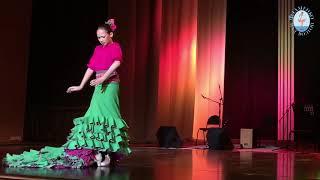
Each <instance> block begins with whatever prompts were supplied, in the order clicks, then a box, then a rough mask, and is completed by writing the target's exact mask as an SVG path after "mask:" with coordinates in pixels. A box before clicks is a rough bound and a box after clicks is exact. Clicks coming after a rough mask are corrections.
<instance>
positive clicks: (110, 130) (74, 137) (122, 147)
mask: <svg viewBox="0 0 320 180" xmlns="http://www.w3.org/2000/svg"><path fill="white" fill-rule="evenodd" d="M73 123H74V125H75V126H74V127H73V128H72V129H71V133H70V134H69V136H68V137H67V142H66V143H65V144H64V145H63V146H62V147H64V148H65V149H82V148H87V149H95V150H99V151H108V152H119V153H123V154H129V153H130V152H131V150H130V148H129V137H128V134H127V128H128V126H127V124H126V123H125V121H124V120H123V119H120V118H113V117H101V116H97V117H93V116H84V117H79V118H76V119H74V120H73Z"/></svg>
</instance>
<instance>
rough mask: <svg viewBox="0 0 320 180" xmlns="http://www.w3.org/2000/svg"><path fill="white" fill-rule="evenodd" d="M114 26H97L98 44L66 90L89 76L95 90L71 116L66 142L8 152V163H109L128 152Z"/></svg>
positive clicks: (54, 165)
mask: <svg viewBox="0 0 320 180" xmlns="http://www.w3.org/2000/svg"><path fill="white" fill-rule="evenodd" d="M116 29H117V26H116V24H115V21H114V19H109V20H108V21H106V22H105V23H104V24H102V25H100V26H98V28H97V32H96V33H97V38H98V40H99V42H100V44H101V45H98V46H96V47H95V50H94V53H93V55H92V57H91V59H90V61H89V63H88V65H87V66H88V68H87V70H86V72H85V74H84V76H83V79H82V81H81V83H80V85H78V86H71V87H69V88H68V89H67V93H72V92H76V91H81V90H82V89H83V87H84V86H85V84H86V83H87V82H88V81H89V79H90V77H91V76H92V75H93V74H94V73H95V79H93V80H91V81H90V85H91V86H93V87H94V88H95V89H94V93H93V96H92V99H91V102H90V107H89V108H88V110H87V112H86V113H85V115H84V116H83V117H78V118H75V119H74V120H73V122H74V127H73V128H72V129H71V132H70V134H69V136H68V137H67V142H66V143H65V144H64V145H62V146H61V147H50V146H46V147H44V148H42V149H41V150H39V151H36V150H32V149H31V150H30V151H25V152H23V153H22V154H19V155H10V154H7V155H6V157H5V158H4V159H3V162H4V164H5V165H7V166H9V167H39V168H83V167H88V166H93V165H95V164H96V165H97V166H108V165H109V164H110V162H113V161H117V160H118V159H119V158H120V157H122V156H125V155H129V154H130V153H131V150H130V148H129V143H128V142H129V140H128V134H127V129H128V126H127V124H126V122H125V121H124V120H123V119H122V118H121V115H120V110H119V97H118V93H119V82H120V78H119V74H118V73H117V68H118V67H119V66H120V64H121V62H122V51H121V48H120V45H119V44H118V43H117V42H114V41H113V36H114V33H115V30H116Z"/></svg>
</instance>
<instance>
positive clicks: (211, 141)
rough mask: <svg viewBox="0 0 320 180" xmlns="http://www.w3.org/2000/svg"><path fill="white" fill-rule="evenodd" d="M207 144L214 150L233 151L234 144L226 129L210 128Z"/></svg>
mask: <svg viewBox="0 0 320 180" xmlns="http://www.w3.org/2000/svg"><path fill="white" fill-rule="evenodd" d="M207 142H208V146H209V149H212V150H232V149H233V144H232V142H231V139H230V137H229V136H228V134H227V133H226V131H225V129H224V128H208V132H207Z"/></svg>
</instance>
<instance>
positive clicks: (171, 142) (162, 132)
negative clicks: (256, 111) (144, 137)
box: [157, 126, 182, 148]
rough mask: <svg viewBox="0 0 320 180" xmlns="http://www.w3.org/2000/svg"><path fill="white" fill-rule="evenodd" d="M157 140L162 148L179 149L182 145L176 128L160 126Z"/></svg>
mask: <svg viewBox="0 0 320 180" xmlns="http://www.w3.org/2000/svg"><path fill="white" fill-rule="evenodd" d="M157 139H158V142H159V146H160V147H166V148H169V147H174V148H179V147H181V145H182V141H181V139H180V137H179V135H178V132H177V129H176V127H174V126H160V128H159V129H158V131H157Z"/></svg>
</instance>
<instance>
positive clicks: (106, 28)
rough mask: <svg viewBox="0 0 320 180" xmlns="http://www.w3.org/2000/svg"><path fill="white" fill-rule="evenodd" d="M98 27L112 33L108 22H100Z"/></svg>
mask: <svg viewBox="0 0 320 180" xmlns="http://www.w3.org/2000/svg"><path fill="white" fill-rule="evenodd" d="M98 29H103V30H105V31H107V33H108V34H109V33H111V32H112V33H113V32H114V31H113V30H112V29H111V27H110V25H109V24H100V25H99V26H98Z"/></svg>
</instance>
